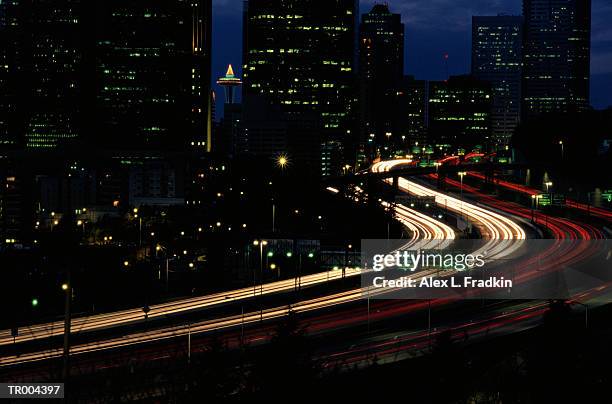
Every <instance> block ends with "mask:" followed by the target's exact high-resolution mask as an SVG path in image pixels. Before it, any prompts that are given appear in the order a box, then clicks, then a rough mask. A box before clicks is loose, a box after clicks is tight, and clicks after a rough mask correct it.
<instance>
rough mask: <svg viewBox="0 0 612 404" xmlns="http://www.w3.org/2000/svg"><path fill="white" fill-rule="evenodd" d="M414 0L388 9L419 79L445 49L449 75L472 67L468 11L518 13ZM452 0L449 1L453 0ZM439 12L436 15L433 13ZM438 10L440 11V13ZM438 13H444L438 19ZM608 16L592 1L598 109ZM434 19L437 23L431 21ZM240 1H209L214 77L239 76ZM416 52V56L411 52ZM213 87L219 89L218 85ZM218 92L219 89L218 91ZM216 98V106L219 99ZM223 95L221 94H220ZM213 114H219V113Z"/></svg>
mask: <svg viewBox="0 0 612 404" xmlns="http://www.w3.org/2000/svg"><path fill="white" fill-rule="evenodd" d="M375 3H376V1H361V2H360V9H359V14H360V15H361V14H364V13H367V12H368V11H370V9H371V7H372V6H373V5H374V4H375ZM416 3H417V2H414V1H407V0H396V1H392V2H389V8H390V11H391V12H392V13H399V14H401V15H402V22H403V23H404V24H405V26H406V35H405V48H404V49H405V52H404V53H405V55H404V65H405V67H404V73H405V74H409V75H414V76H415V77H416V78H417V79H420V80H442V79H444V77H445V75H446V67H445V65H444V60H443V55H444V53H449V68H448V72H449V74H450V75H461V74H467V73H469V72H470V70H471V41H472V38H471V30H472V25H471V24H472V16H496V15H498V14H508V15H521V14H522V1H520V0H498V1H495V2H484V1H465V0H464V1H461V3H465V6H464V7H461V6H460V5H457V6H453V7H448V2H447V1H443V0H437V1H432V2H427V4H426V5H424V7H421V8H417V7H415V4H416ZM455 3H456V2H454V3H453V5H455ZM436 13H438V14H436ZM440 13H441V14H440ZM440 15H444V18H443V20H440ZM611 18H612V5H609V4H606V2H605V1H604V0H593V2H592V35H591V39H592V44H591V105H593V107H595V108H596V109H603V108H607V107H608V106H612V94H610V92H609V91H608V89H609V88H611V86H612V52H611V51H610V46H609V45H610V43H612V30H611V29H610V28H608V24H607V21H609V20H610V19H611ZM435 22H438V23H436V24H434V23H435ZM241 44H242V2H241V1H236V0H213V50H212V63H213V72H214V74H213V76H214V77H218V76H220V75H222V74H223V73H224V72H225V69H227V64H229V63H232V64H233V65H234V67H235V68H236V69H235V70H236V73H237V74H238V75H239V76H240V77H242V69H241V68H240V67H239V65H240V62H241V46H242V45H241ZM415 55H416V57H415ZM213 88H214V89H215V90H216V91H217V92H219V91H220V90H221V88H220V87H218V86H213ZM220 93H222V92H220ZM219 99H220V98H219V97H218V98H217V100H218V103H217V111H220V110H222V103H219ZM221 99H222V97H221ZM219 117H220V116H219V114H217V118H219Z"/></svg>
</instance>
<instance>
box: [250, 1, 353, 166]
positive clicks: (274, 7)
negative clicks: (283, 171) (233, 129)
mask: <svg viewBox="0 0 612 404" xmlns="http://www.w3.org/2000/svg"><path fill="white" fill-rule="evenodd" d="M322 6H323V7H322ZM357 9H358V6H357V2H356V1H355V0H332V1H328V2H325V4H324V5H323V4H321V2H320V1H318V0H283V1H281V0H249V1H247V2H245V3H244V29H243V35H244V40H243V80H244V86H243V100H244V105H245V115H244V116H245V130H246V134H245V137H246V138H247V139H248V142H249V143H250V146H249V147H248V150H249V153H251V154H258V155H261V156H270V157H273V156H275V155H278V154H280V153H287V154H289V158H290V159H292V160H293V162H294V163H295V164H296V165H304V166H309V167H310V169H311V170H312V168H313V166H314V165H315V164H317V165H318V166H319V167H320V172H321V174H323V175H328V174H331V173H333V172H334V171H336V170H337V167H335V166H337V165H338V164H341V163H342V161H338V159H336V158H334V159H331V158H330V159H328V158H327V157H328V156H331V155H335V152H342V148H343V147H344V145H345V144H347V142H348V141H349V140H352V136H353V131H354V129H353V122H352V120H351V119H350V118H351V115H352V114H353V112H354V111H353V105H354V99H355V95H354V92H353V91H354V64H355V52H354V49H355V16H356V13H357ZM259 104H262V105H264V106H266V109H267V111H261V113H263V114H265V115H266V116H268V117H269V119H272V120H275V121H277V123H276V124H272V123H271V122H269V125H268V126H270V128H271V129H270V131H269V132H266V130H265V128H264V126H265V125H264V126H262V125H261V123H262V122H261V121H260V120H259V119H257V116H258V115H259V116H261V113H260V114H255V113H250V112H249V111H248V110H247V109H248V108H255V109H258V110H259V109H261V108H263V107H262V105H259ZM249 117H251V118H253V119H254V121H252V122H250V118H249ZM281 127H284V128H285V129H282V130H280V129H279V128H281ZM304 128H309V130H305V129H304ZM282 137H286V138H282ZM282 148H284V149H282ZM330 150H333V151H334V153H330V152H329V151H330Z"/></svg>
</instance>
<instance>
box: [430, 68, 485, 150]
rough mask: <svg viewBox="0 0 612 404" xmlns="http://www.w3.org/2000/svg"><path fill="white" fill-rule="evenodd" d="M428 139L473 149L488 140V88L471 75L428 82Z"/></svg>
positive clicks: (482, 146)
mask: <svg viewBox="0 0 612 404" xmlns="http://www.w3.org/2000/svg"><path fill="white" fill-rule="evenodd" d="M428 104H429V105H428V120H429V128H428V130H429V137H430V140H431V141H433V142H436V143H437V144H448V145H451V146H454V147H461V148H464V149H467V150H472V149H474V148H476V147H480V148H483V149H485V148H487V146H488V145H489V144H490V140H491V139H490V138H491V123H490V122H491V117H490V115H491V106H492V97H491V85H490V83H487V82H484V81H480V80H477V79H475V78H473V77H471V76H451V77H450V78H449V79H448V80H446V81H431V82H429V102H428Z"/></svg>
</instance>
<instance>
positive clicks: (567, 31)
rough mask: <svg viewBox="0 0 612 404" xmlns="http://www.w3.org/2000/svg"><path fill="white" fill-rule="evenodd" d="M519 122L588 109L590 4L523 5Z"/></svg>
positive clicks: (555, 0) (533, 1)
mask: <svg viewBox="0 0 612 404" xmlns="http://www.w3.org/2000/svg"><path fill="white" fill-rule="evenodd" d="M523 15H524V17H525V31H524V48H523V49H524V54H523V60H524V62H523V63H524V67H523V116H524V118H526V119H530V118H534V117H537V116H538V115H540V114H544V113H567V112H574V111H583V110H585V109H586V108H588V106H589V75H590V48H591V0H524V1H523Z"/></svg>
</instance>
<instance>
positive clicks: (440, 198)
mask: <svg viewBox="0 0 612 404" xmlns="http://www.w3.org/2000/svg"><path fill="white" fill-rule="evenodd" d="M381 164H383V165H382V168H381V166H380V165H379V166H377V167H376V168H377V169H385V168H387V167H388V169H390V168H391V167H393V166H394V165H396V164H402V163H397V162H387V163H381ZM399 185H400V187H401V188H402V189H403V190H406V191H408V192H411V193H413V194H415V195H423V196H434V197H435V200H436V203H438V204H439V205H441V206H446V207H447V208H448V209H449V210H452V211H454V212H456V213H458V214H465V215H467V216H469V217H470V219H471V220H474V221H476V222H478V223H480V224H481V225H482V226H484V228H486V229H488V234H487V235H486V236H487V237H488V238H491V241H495V242H502V241H508V240H523V239H525V233H524V231H523V230H522V228H521V227H520V226H519V225H518V224H516V223H515V222H514V221H513V220H512V219H509V218H507V217H505V216H503V215H501V214H499V213H496V212H494V211H492V210H490V209H486V208H483V207H481V206H477V205H475V204H472V203H469V202H466V201H464V200H459V199H457V198H453V197H450V196H447V195H444V194H442V193H439V192H437V191H434V190H432V189H430V188H428V187H425V186H423V185H421V184H418V183H416V182H413V181H407V180H405V179H403V178H402V181H400V183H399ZM469 191H471V189H469V188H467V189H466V192H469ZM388 206H392V207H394V208H395V214H396V216H397V218H398V220H400V221H402V223H404V224H405V225H406V226H407V227H408V228H410V229H411V231H412V232H413V237H412V238H411V239H410V240H407V245H415V243H419V242H423V240H422V238H425V239H427V240H430V241H435V242H439V241H440V240H446V239H447V238H450V237H451V236H452V237H453V238H454V231H453V230H452V229H451V228H450V227H448V226H446V225H444V224H443V223H440V222H438V221H436V220H435V219H432V218H430V217H428V216H426V215H423V214H422V213H420V212H418V211H416V210H413V209H410V208H407V207H405V206H403V205H396V204H393V205H388ZM445 226H446V227H445ZM414 234H417V235H418V237H415V236H414ZM495 237H496V238H495ZM446 241H448V240H446ZM496 245H498V244H496ZM501 245H503V244H501ZM496 252H497V253H498V254H500V255H504V254H507V253H508V252H507V245H504V248H501V247H500V248H499V249H497V250H496ZM583 253H584V251H579V252H578V253H577V254H576V255H574V256H572V257H571V258H572V259H574V258H575V259H578V258H579V256H580V254H583ZM521 268H523V269H524V272H525V275H528V276H526V277H524V278H522V279H525V280H526V279H528V278H529V276H538V274H534V273H533V271H530V268H529V262H524V263H523V265H521ZM539 270H540V271H543V272H542V273H544V272H546V271H552V270H554V267H553V266H552V265H551V266H550V268H539ZM352 271H354V273H352V275H357V274H359V273H361V270H359V269H353V270H352ZM341 272H342V271H341V270H338V271H330V272H329V273H319V274H314V275H308V276H305V277H302V282H303V285H304V284H305V282H308V281H310V282H312V283H313V284H316V283H317V282H325V281H326V280H327V277H328V276H330V277H332V278H333V277H336V278H337V277H341ZM433 274H434V272H432V271H423V272H419V273H415V274H413V276H414V277H415V279H418V278H420V277H423V276H427V275H433ZM347 275H348V271H347ZM436 275H438V273H437V271H436ZM309 277H310V278H309ZM287 283H288V284H287ZM294 287H295V280H294V279H290V280H286V281H279V282H274V283H270V284H266V285H264V286H263V289H262V291H264V292H263V293H279V292H282V291H286V290H290V289H293V288H294ZM384 292H385V291H382V292H381V291H380V290H373V289H362V288H357V289H353V290H349V291H345V292H340V293H334V294H331V295H328V296H322V297H317V298H314V299H309V300H305V301H301V302H298V303H295V304H293V305H290V306H287V305H285V306H281V307H276V308H270V309H265V310H262V311H255V312H250V313H245V314H244V315H237V316H236V315H235V316H228V317H223V318H219V319H213V320H206V321H201V322H196V323H193V324H191V325H190V326H189V327H187V326H184V325H181V326H168V327H162V328H159V329H156V330H149V331H143V332H132V333H127V334H126V335H122V336H117V337H112V338H111V337H109V338H107V339H103V340H99V341H92V342H85V343H81V344H77V345H75V346H73V347H72V348H71V354H84V353H89V352H96V351H102V350H107V349H114V348H119V347H124V346H131V345H137V344H142V343H145V342H154V341H162V340H169V339H172V338H176V337H180V336H184V335H186V334H188V333H192V334H199V333H207V332H211V331H214V330H222V329H235V328H237V327H244V326H245V325H248V324H251V325H257V324H258V323H261V322H262V321H263V322H265V321H269V320H270V321H271V320H275V319H278V318H281V317H283V316H286V315H288V314H289V313H315V312H317V311H320V310H323V309H329V308H332V307H336V306H345V305H347V304H349V303H355V302H358V301H359V300H362V299H363V298H364V296H367V295H369V296H370V297H372V296H375V294H377V293H384ZM256 294H258V289H257V288H252V287H250V288H243V289H240V290H238V291H232V292H225V293H219V294H215V295H210V296H204V297H199V298H191V299H184V300H181V301H177V302H171V303H165V304H162V305H157V306H153V307H152V310H151V312H150V314H149V316H150V317H151V315H153V314H156V315H157V316H164V315H171V314H173V313H178V312H181V311H186V310H195V309H198V308H205V307H207V306H213V305H215V304H222V303H225V302H231V301H236V300H240V299H246V298H249V297H252V296H254V295H256ZM228 299H230V300H228ZM449 301H450V300H448V299H447V300H444V299H438V300H435V303H434V304H440V305H441V304H447V303H448V302H449ZM423 304H424V302H423V301H418V302H411V301H390V302H388V303H387V302H381V303H379V305H380V307H382V308H383V309H381V310H379V311H378V312H377V313H376V314H374V315H373V317H372V318H375V317H377V316H396V315H399V314H401V313H408V312H411V311H414V310H421V309H422V308H423ZM154 309H155V310H154ZM336 311H338V313H336ZM536 311H537V310H536ZM333 313H334V314H331V313H330V314H324V315H323V316H322V317H323V318H326V317H329V318H334V320H333V322H332V323H327V326H323V325H322V326H321V329H320V330H321V331H324V330H325V329H327V330H329V329H330V328H333V327H338V326H341V325H345V326H351V325H353V326H354V325H355V324H358V323H360V322H363V316H351V315H347V314H346V313H345V312H344V311H343V310H342V309H341V308H340V307H339V310H334V312H333ZM142 318H143V314H142V311H141V310H140V309H132V310H125V311H122V312H117V313H108V314H103V315H97V316H92V317H89V318H83V319H81V321H82V322H83V323H82V324H81V329H86V330H88V329H96V328H105V327H111V326H114V325H116V324H128V323H130V322H134V321H142ZM90 319H95V321H100V322H99V323H91V322H89V320H90ZM76 320H79V319H76ZM369 320H370V314H368V321H369ZM521 320H522V317H521V316H520V315H519V316H518V317H516V318H515V319H514V320H513V321H521ZM483 321H484V320H483ZM262 326H263V325H258V326H257V328H258V329H259V328H260V327H262ZM33 327H42V328H38V329H37V330H38V331H39V332H42V334H41V335H42V336H44V335H45V333H47V334H48V333H49V332H50V330H48V329H45V328H44V325H39V326H33ZM53 327H54V328H56V329H57V333H55V334H53V335H59V334H61V330H60V328H61V324H60V323H55V325H54V326H53ZM86 327H92V328H86ZM327 327H329V328H327ZM73 329H74V328H73ZM78 330H79V329H78V328H76V330H75V331H77V332H78ZM1 335H2V336H3V337H4V336H6V337H9V338H10V334H8V335H7V331H5V332H3V334H1ZM10 341H11V342H12V338H10ZM398 346H405V345H404V344H398ZM60 355H61V349H59V348H55V349H47V350H43V351H38V352H29V353H22V354H21V355H11V356H5V357H2V358H0V366H10V365H15V364H20V363H25V362H32V361H39V360H44V359H49V358H53V357H58V356H60Z"/></svg>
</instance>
